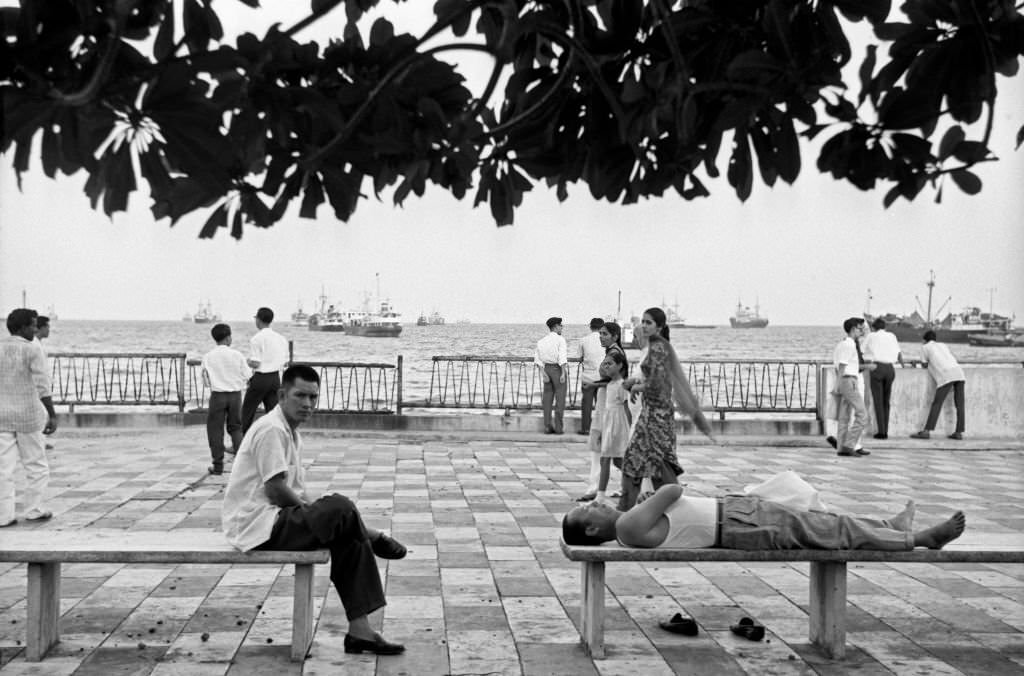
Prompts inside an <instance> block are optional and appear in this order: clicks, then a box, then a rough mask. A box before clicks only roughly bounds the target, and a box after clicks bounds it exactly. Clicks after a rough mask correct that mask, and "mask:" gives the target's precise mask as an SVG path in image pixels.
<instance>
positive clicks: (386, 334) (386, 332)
mask: <svg viewBox="0 0 1024 676" xmlns="http://www.w3.org/2000/svg"><path fill="white" fill-rule="evenodd" d="M345 332H346V333H348V335H350V336H363V337H366V338H396V337H397V336H398V335H399V334H400V333H402V327H401V326H359V325H354V326H349V327H347V328H346V329H345Z"/></svg>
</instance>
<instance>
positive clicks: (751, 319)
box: [729, 300, 768, 329]
mask: <svg viewBox="0 0 1024 676" xmlns="http://www.w3.org/2000/svg"><path fill="white" fill-rule="evenodd" d="M729 325H730V326H732V328H734V329H763V328H764V327H766V326H768V318H767V317H762V316H761V306H760V304H759V303H754V309H753V310H751V309H750V306H748V305H743V302H742V301H740V300H737V301H736V314H735V315H733V316H732V317H729Z"/></svg>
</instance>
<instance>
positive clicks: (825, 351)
mask: <svg viewBox="0 0 1024 676" xmlns="http://www.w3.org/2000/svg"><path fill="white" fill-rule="evenodd" d="M226 323H227V324H229V325H230V326H231V328H232V333H233V341H234V342H233V347H235V348H237V349H238V350H239V351H240V352H242V354H244V355H248V353H249V339H250V338H251V337H252V336H253V335H254V334H255V333H256V327H255V325H254V323H253V321H252V320H237V321H228V322H226ZM211 327H212V325H211V324H195V323H192V322H185V321H114V320H109V321H106V320H64V319H62V320H60V321H58V322H54V323H53V324H52V326H51V333H50V338H49V339H47V340H46V342H45V347H46V350H47V352H49V353H51V354H52V353H58V352H63V353H106V354H112V353H164V354H167V353H174V354H185V355H186V356H187V358H189V359H197V360H198V359H200V358H202V356H203V354H205V353H206V352H207V351H208V350H210V349H212V348H213V346H214V342H213V339H212V338H211V337H210V328H211ZM273 327H274V329H275V330H276V331H278V332H279V333H281V334H282V335H284V336H285V337H286V338H287V339H288V340H290V341H292V345H293V350H294V358H295V360H296V361H303V360H306V361H330V362H360V363H368V362H372V363H385V364H397V359H398V356H399V355H401V356H402V358H403V380H404V389H405V392H406V394H407V395H410V396H416V395H421V396H422V395H424V394H425V393H426V390H428V389H429V387H430V378H431V373H432V364H433V363H432V358H433V357H435V356H446V357H451V356H465V355H471V356H500V357H520V358H532V357H533V350H534V346H535V345H536V342H537V340H539V339H540V338H542V337H543V336H544V335H546V334H547V332H548V331H547V327H545V326H544V324H543V323H541V322H538V323H537V324H442V325H432V326H416V325H415V324H412V325H405V326H404V328H403V330H402V333H401V335H400V336H398V337H395V338H369V337H362V336H349V335H346V334H344V333H332V332H322V331H310V330H309V329H308V328H306V327H301V326H291V325H289V323H288V322H286V321H285V322H275V323H274V325H273ZM587 333H589V329H588V328H587V327H586V326H585V325H567V326H566V327H565V330H564V333H563V336H564V337H565V339H566V342H567V343H568V348H569V356H570V357H573V356H577V355H578V354H579V344H580V339H581V338H583V337H584V336H586V335H587ZM842 337H843V332H842V329H841V327H839V326H836V327H829V326H768V327H767V328H763V329H733V328H731V327H728V326H723V327H717V328H713V329H675V330H672V331H671V340H672V344H673V346H674V347H675V349H676V351H677V352H678V354H679V357H680V359H682V360H684V361H685V360H713V361H729V360H758V361H769V360H783V361H801V362H805V361H820V362H825V363H829V362H831V360H832V349H833V348H834V347H835V344H836V343H837V342H838V341H839V340H840V339H841V338H842ZM900 347H901V349H902V351H903V356H904V358H905V359H907V360H915V359H920V355H921V344H920V343H916V344H911V343H901V345H900ZM949 348H950V350H951V351H952V352H953V354H954V355H955V356H956V357H957V358H958V359H959V360H961V362H962V363H974V362H992V363H1006V362H1016V363H1018V364H1019V363H1021V362H1022V361H1024V348H1005V347H994V348H993V347H975V346H972V345H967V344H950V345H949ZM627 353H628V354H629V355H630V356H631V357H632V358H634V359H635V358H636V357H637V355H638V352H636V351H633V350H629V351H627Z"/></svg>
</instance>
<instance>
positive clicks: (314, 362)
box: [292, 359, 398, 369]
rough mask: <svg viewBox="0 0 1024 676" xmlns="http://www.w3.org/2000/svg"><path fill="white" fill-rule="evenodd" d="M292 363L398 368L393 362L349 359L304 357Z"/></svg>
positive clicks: (343, 366)
mask: <svg viewBox="0 0 1024 676" xmlns="http://www.w3.org/2000/svg"><path fill="white" fill-rule="evenodd" d="M292 364H302V365H303V366H339V367H342V368H349V367H353V366H358V367H360V368H362V367H367V368H382V369H393V368H398V367H397V366H396V365H394V364H384V363H377V362H368V361H359V362H356V361H351V362H350V361H309V360H306V359H296V360H295V361H293V362H292Z"/></svg>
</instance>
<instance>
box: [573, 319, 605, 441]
mask: <svg viewBox="0 0 1024 676" xmlns="http://www.w3.org/2000/svg"><path fill="white" fill-rule="evenodd" d="M602 326H604V320H603V319H601V318H600V317H594V318H593V319H591V320H590V333H588V334H587V335H586V336H584V338H583V340H581V341H580V361H581V363H582V367H583V368H582V369H580V430H579V433H580V434H590V417H591V414H592V413H593V411H594V399H595V396H596V394H597V384H596V383H597V381H598V380H600V379H601V374H600V373H598V368H599V367H600V366H601V362H602V361H604V347H602V346H601V335H600V334H599V333H598V331H600V330H601V327H602Z"/></svg>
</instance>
